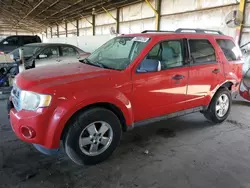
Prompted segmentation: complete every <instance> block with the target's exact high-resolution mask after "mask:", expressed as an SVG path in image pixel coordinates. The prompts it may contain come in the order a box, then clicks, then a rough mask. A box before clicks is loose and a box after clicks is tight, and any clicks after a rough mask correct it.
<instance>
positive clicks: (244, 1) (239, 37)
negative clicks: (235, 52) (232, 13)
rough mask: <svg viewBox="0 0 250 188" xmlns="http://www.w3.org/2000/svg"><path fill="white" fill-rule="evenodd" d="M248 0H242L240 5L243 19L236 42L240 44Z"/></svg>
mask: <svg viewBox="0 0 250 188" xmlns="http://www.w3.org/2000/svg"><path fill="white" fill-rule="evenodd" d="M246 2H247V1H246V0H240V6H239V11H240V12H242V14H243V20H242V22H241V24H240V26H239V27H237V29H236V37H235V38H236V39H235V40H236V42H237V43H238V44H239V45H240V43H241V37H242V30H243V24H244V18H245V12H246Z"/></svg>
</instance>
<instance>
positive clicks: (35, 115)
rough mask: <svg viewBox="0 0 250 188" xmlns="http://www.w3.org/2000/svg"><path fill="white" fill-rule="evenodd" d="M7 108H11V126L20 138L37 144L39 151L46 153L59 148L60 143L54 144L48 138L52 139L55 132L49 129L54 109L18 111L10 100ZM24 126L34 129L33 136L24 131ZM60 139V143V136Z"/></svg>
mask: <svg viewBox="0 0 250 188" xmlns="http://www.w3.org/2000/svg"><path fill="white" fill-rule="evenodd" d="M7 108H8V110H9V118H10V123H11V127H12V129H13V131H14V132H15V134H16V136H17V137H18V138H19V139H21V140H22V141H24V142H28V143H32V144H35V147H36V148H37V149H38V150H39V151H45V152H42V153H45V154H46V152H47V153H50V152H49V151H50V150H51V151H53V152H52V153H54V152H55V151H56V150H58V148H59V145H52V144H50V143H52V142H53V141H52V140H51V141H50V140H48V137H49V139H51V138H53V134H54V133H53V132H50V131H49V126H50V119H51V115H52V114H53V111H51V110H49V109H45V108H44V109H43V108H41V109H38V110H37V111H26V110H21V111H17V110H16V109H15V108H13V104H12V102H11V101H9V102H8V104H7ZM55 126H56V125H55ZM24 128H28V129H29V130H32V131H31V133H32V135H33V136H31V137H27V135H25V134H24V132H23V129H24ZM26 132H27V131H26ZM53 139H55V138H53ZM58 139H59V140H58V143H60V138H58ZM46 150H47V151H46Z"/></svg>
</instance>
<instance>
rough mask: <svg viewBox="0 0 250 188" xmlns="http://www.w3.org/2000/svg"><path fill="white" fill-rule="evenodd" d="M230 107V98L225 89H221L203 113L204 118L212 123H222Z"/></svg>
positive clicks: (228, 92)
mask: <svg viewBox="0 0 250 188" xmlns="http://www.w3.org/2000/svg"><path fill="white" fill-rule="evenodd" d="M231 105H232V96H231V93H230V91H229V90H228V89H227V88H222V89H219V90H218V91H217V93H216V94H215V95H214V97H213V99H212V101H211V103H210V105H209V107H208V109H207V110H206V111H205V112H204V116H205V117H206V118H207V119H208V120H210V121H212V122H214V123H222V122H223V121H225V120H226V119H227V117H228V115H229V113H230V110H231Z"/></svg>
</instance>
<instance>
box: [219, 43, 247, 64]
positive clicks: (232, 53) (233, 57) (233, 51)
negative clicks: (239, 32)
mask: <svg viewBox="0 0 250 188" xmlns="http://www.w3.org/2000/svg"><path fill="white" fill-rule="evenodd" d="M216 41H217V43H218V45H219V46H220V48H221V49H222V51H223V53H224V55H225V57H226V58H227V60H228V61H237V60H240V58H241V56H242V53H241V51H240V49H239V48H238V47H237V46H236V45H235V44H234V42H233V41H231V40H225V39H217V40H216Z"/></svg>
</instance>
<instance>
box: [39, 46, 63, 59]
mask: <svg viewBox="0 0 250 188" xmlns="http://www.w3.org/2000/svg"><path fill="white" fill-rule="evenodd" d="M41 55H46V56H47V58H54V57H58V56H59V51H58V47H56V46H52V47H48V48H46V49H45V50H44V51H43V52H42V53H41Z"/></svg>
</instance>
